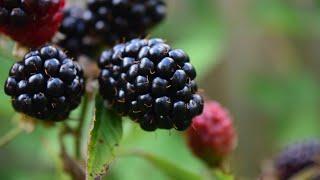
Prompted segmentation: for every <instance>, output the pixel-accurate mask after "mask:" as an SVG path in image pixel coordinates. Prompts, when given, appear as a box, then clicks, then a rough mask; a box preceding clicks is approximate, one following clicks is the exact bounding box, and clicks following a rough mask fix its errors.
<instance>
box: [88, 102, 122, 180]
mask: <svg viewBox="0 0 320 180" xmlns="http://www.w3.org/2000/svg"><path fill="white" fill-rule="evenodd" d="M121 137H122V121H121V117H120V116H118V115H117V114H116V113H114V112H113V111H111V110H108V109H106V108H104V106H103V100H102V99H101V98H100V96H97V97H96V110H95V115H94V119H93V122H92V129H91V130H90V135H89V144H88V161H87V167H86V174H87V179H89V180H93V179H96V178H97V177H101V176H102V175H103V174H104V173H105V172H106V170H107V169H108V166H109V165H110V164H111V163H112V162H113V160H114V158H115V155H114V149H115V148H116V147H117V146H118V144H119V141H120V139H121Z"/></svg>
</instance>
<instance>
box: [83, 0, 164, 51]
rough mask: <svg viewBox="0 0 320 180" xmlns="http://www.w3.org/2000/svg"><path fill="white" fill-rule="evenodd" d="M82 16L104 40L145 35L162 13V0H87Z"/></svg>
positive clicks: (112, 40)
mask: <svg viewBox="0 0 320 180" xmlns="http://www.w3.org/2000/svg"><path fill="white" fill-rule="evenodd" d="M87 6H88V8H89V10H90V11H88V12H86V14H85V17H86V19H88V22H89V23H90V24H91V26H92V27H93V28H94V29H95V32H96V33H97V34H99V35H101V36H102V38H103V39H104V42H105V43H107V44H108V45H113V44H114V43H116V42H119V41H123V40H130V39H133V38H138V37H142V36H145V35H146V33H147V31H148V30H149V29H150V28H152V27H153V26H154V25H156V24H157V23H159V22H160V21H161V20H162V19H163V18H164V17H165V14H166V6H165V3H164V2H163V0H88V3H87Z"/></svg>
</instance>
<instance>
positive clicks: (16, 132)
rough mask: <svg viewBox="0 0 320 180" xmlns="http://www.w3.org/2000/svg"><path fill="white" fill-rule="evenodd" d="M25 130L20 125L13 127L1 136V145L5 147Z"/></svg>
mask: <svg viewBox="0 0 320 180" xmlns="http://www.w3.org/2000/svg"><path fill="white" fill-rule="evenodd" d="M22 132H23V129H21V128H20V127H19V126H18V127H15V128H13V129H11V130H10V131H9V132H8V133H7V134H5V135H4V136H2V137H1V138H0V147H4V146H6V145H7V144H9V143H10V142H11V141H13V140H14V139H15V138H16V137H17V136H18V135H19V134H21V133H22Z"/></svg>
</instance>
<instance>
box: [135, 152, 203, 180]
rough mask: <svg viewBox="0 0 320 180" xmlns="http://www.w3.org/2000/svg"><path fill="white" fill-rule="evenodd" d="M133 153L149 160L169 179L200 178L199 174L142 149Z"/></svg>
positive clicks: (191, 179) (192, 179) (188, 179)
mask: <svg viewBox="0 0 320 180" xmlns="http://www.w3.org/2000/svg"><path fill="white" fill-rule="evenodd" d="M132 154H133V155H136V156H140V157H142V158H144V159H145V160H147V161H149V162H150V163H151V164H152V165H154V166H155V167H156V168H158V169H159V170H161V172H163V173H164V174H166V175H167V176H168V177H170V178H171V179H184V180H199V179H202V178H201V176H200V175H198V174H194V173H193V172H190V171H187V170H185V169H183V168H181V167H179V166H177V165H176V164H174V163H172V162H170V161H168V160H166V159H163V158H161V157H158V156H156V155H154V154H151V153H147V152H143V151H135V152H133V153H132Z"/></svg>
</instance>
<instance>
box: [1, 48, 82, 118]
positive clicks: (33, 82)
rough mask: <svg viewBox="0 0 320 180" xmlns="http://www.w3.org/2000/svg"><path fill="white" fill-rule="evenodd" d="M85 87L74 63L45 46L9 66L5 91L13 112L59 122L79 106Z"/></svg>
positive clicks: (79, 71)
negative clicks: (10, 101)
mask: <svg viewBox="0 0 320 180" xmlns="http://www.w3.org/2000/svg"><path fill="white" fill-rule="evenodd" d="M84 86H85V85H84V78H83V72H82V69H81V68H80V66H79V65H78V64H77V62H74V61H72V60H71V59H69V58H68V57H67V56H66V54H65V53H64V52H63V51H62V50H60V49H58V48H56V47H54V46H50V45H48V46H44V47H42V48H40V49H38V50H35V51H31V52H29V53H28V54H26V55H25V57H24V58H23V60H22V61H20V62H17V63H15V64H14V65H13V66H12V68H11V69H10V72H9V77H8V79H7V80H6V82H5V87H4V90H5V93H6V94H7V95H9V96H11V98H12V105H13V107H14V109H15V110H16V111H18V112H21V113H24V114H26V115H29V116H31V117H33V118H37V119H42V120H52V121H60V120H64V119H66V118H67V117H68V115H69V113H70V112H71V111H72V110H73V109H75V108H76V107H77V106H78V105H79V104H80V102H81V97H82V94H83V92H84Z"/></svg>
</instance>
